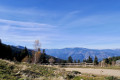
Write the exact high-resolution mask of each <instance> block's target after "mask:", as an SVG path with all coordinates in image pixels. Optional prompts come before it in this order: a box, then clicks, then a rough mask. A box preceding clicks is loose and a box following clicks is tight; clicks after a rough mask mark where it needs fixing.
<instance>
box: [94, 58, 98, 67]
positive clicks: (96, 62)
mask: <svg viewBox="0 0 120 80" xmlns="http://www.w3.org/2000/svg"><path fill="white" fill-rule="evenodd" d="M94 64H95V65H98V58H97V56H95V59H94Z"/></svg>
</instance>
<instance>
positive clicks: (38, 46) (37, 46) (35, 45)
mask: <svg viewBox="0 0 120 80" xmlns="http://www.w3.org/2000/svg"><path fill="white" fill-rule="evenodd" d="M34 48H35V51H36V52H38V49H40V48H41V43H40V42H39V40H35V42H34ZM36 62H37V60H36V53H35V56H34V63H36Z"/></svg>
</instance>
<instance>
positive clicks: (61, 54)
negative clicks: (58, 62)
mask: <svg viewBox="0 0 120 80" xmlns="http://www.w3.org/2000/svg"><path fill="white" fill-rule="evenodd" d="M16 47H17V48H20V49H24V47H22V46H16ZM46 54H47V55H50V56H54V57H56V58H60V59H64V60H67V59H68V57H69V56H72V58H73V60H81V61H83V59H87V58H88V57H89V56H91V57H92V58H93V59H94V57H95V56H97V57H98V60H99V61H100V60H103V59H104V58H108V57H113V56H120V49H102V50H98V49H87V48H63V49H46Z"/></svg>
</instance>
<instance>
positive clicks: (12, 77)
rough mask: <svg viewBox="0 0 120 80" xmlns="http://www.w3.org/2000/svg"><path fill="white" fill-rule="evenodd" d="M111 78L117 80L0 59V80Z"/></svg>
mask: <svg viewBox="0 0 120 80" xmlns="http://www.w3.org/2000/svg"><path fill="white" fill-rule="evenodd" d="M110 78H112V79H110ZM113 78H114V80H119V79H117V78H116V77H109V76H108V77H107V76H97V75H91V74H83V73H81V72H78V71H66V70H65V69H62V68H59V67H57V68H55V67H54V66H43V65H39V64H29V63H19V62H12V61H8V60H3V59H0V80H113Z"/></svg>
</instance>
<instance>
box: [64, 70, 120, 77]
mask: <svg viewBox="0 0 120 80" xmlns="http://www.w3.org/2000/svg"><path fill="white" fill-rule="evenodd" d="M64 69H65V70H66V71H79V72H81V73H88V74H95V75H104V76H116V77H120V70H112V69H93V68H64Z"/></svg>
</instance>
